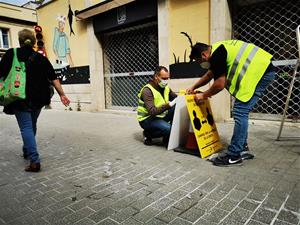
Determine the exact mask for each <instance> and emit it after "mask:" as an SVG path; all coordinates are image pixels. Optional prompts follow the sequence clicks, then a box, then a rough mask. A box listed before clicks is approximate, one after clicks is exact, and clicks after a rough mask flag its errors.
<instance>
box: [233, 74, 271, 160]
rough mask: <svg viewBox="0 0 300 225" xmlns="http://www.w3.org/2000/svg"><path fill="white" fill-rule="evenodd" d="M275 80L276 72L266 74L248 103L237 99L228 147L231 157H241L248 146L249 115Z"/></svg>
mask: <svg viewBox="0 0 300 225" xmlns="http://www.w3.org/2000/svg"><path fill="white" fill-rule="evenodd" d="M274 78H275V72H274V71H271V72H268V73H265V74H264V75H263V77H262V78H261V80H260V81H259V83H258V85H257V86H256V89H255V92H254V95H253V96H252V98H251V99H250V100H249V101H248V102H241V101H239V100H237V99H236V100H235V103H234V106H233V112H232V113H233V119H234V130H233V135H232V138H231V143H230V145H229V146H228V154H229V155H232V156H239V155H240V153H241V152H242V151H243V149H244V146H246V145H247V138H248V119H249V113H250V111H251V110H252V109H253V108H254V106H255V104H256V103H257V101H258V99H259V98H260V97H261V96H262V95H263V92H264V91H265V90H266V88H267V87H268V86H269V84H270V83H271V82H272V81H273V80H274Z"/></svg>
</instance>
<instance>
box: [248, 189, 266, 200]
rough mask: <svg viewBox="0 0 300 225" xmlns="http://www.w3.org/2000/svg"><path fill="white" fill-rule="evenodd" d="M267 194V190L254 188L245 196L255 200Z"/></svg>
mask: <svg viewBox="0 0 300 225" xmlns="http://www.w3.org/2000/svg"><path fill="white" fill-rule="evenodd" d="M267 194H268V191H267V190H265V189H263V188H254V189H253V190H252V191H251V192H250V193H249V195H248V196H247V198H249V199H252V200H255V201H260V202H261V201H263V200H264V198H265V197H266V195H267Z"/></svg>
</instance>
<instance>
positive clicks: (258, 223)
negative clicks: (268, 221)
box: [232, 220, 265, 225]
mask: <svg viewBox="0 0 300 225" xmlns="http://www.w3.org/2000/svg"><path fill="white" fill-rule="evenodd" d="M232 225H233V223H232ZM247 225H265V223H261V222H258V221H255V220H250V221H249V223H247Z"/></svg>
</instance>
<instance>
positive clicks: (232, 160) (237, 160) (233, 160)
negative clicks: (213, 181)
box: [211, 154, 243, 166]
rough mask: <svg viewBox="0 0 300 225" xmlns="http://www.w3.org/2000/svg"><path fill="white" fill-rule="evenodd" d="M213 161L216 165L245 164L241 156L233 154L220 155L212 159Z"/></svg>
mask: <svg viewBox="0 0 300 225" xmlns="http://www.w3.org/2000/svg"><path fill="white" fill-rule="evenodd" d="M211 162H212V163H213V164H214V165H215V166H240V165H242V164H243V159H242V157H241V156H236V157H235V156H231V155H228V154H226V155H223V156H218V157H216V158H214V159H213V160H211Z"/></svg>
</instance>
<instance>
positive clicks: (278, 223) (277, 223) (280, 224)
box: [274, 220, 291, 225]
mask: <svg viewBox="0 0 300 225" xmlns="http://www.w3.org/2000/svg"><path fill="white" fill-rule="evenodd" d="M274 225H291V224H290V223H287V222H284V221H281V220H275V222H274Z"/></svg>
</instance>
